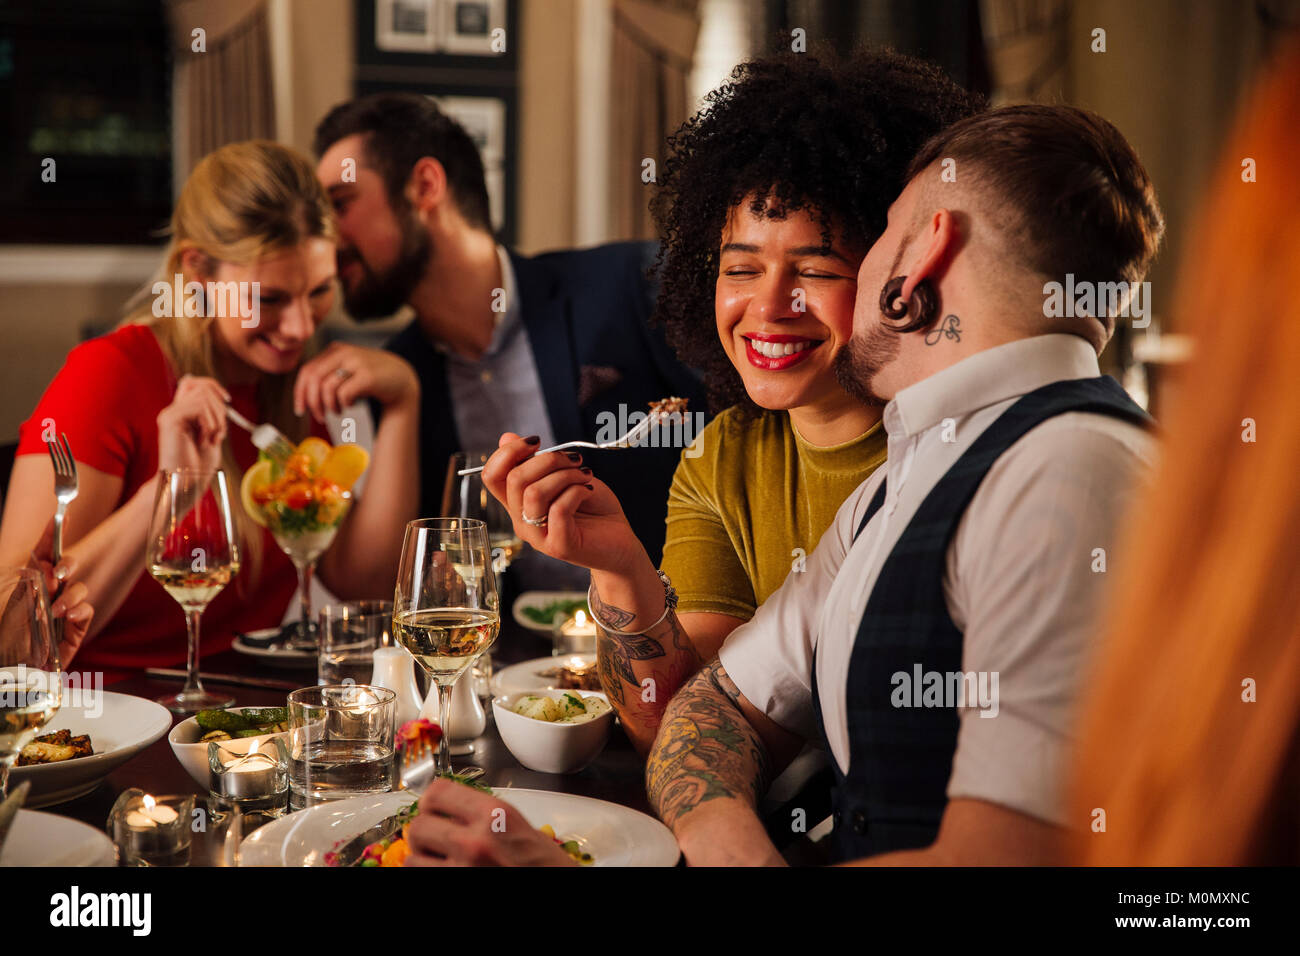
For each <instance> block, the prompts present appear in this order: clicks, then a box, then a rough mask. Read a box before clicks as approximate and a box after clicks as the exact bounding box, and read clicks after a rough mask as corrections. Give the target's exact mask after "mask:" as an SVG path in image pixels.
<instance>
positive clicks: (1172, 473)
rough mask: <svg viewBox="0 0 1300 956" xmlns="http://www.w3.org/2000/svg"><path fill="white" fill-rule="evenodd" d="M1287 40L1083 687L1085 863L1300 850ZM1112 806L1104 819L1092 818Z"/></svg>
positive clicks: (1294, 101)
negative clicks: (1252, 167)
mask: <svg viewBox="0 0 1300 956" xmlns="http://www.w3.org/2000/svg"><path fill="white" fill-rule="evenodd" d="M1289 53H1290V55H1289V56H1288V57H1286V58H1285V59H1283V60H1282V61H1280V62H1279V63H1278V64H1276V65H1275V66H1274V67H1273V68H1272V69H1271V70H1270V71H1269V73H1268V75H1267V76H1266V79H1265V82H1263V83H1262V85H1261V86H1260V87H1259V88H1258V90H1257V91H1256V94H1255V96H1254V97H1253V98H1252V100H1251V104H1250V107H1249V109H1248V110H1247V111H1246V113H1245V114H1244V116H1243V117H1242V120H1241V122H1240V124H1239V125H1238V126H1237V128H1236V129H1235V130H1234V131H1233V132H1232V134H1231V135H1230V136H1229V137H1228V138H1227V139H1226V140H1225V142H1227V143H1230V144H1231V146H1230V148H1229V153H1228V155H1226V156H1225V158H1224V160H1223V163H1222V165H1221V166H1220V167H1218V174H1217V176H1216V178H1215V180H1214V183H1213V189H1212V191H1211V195H1210V200H1209V203H1208V206H1207V208H1206V209H1205V210H1204V215H1203V216H1202V218H1201V220H1200V223H1199V225H1200V228H1199V231H1198V232H1197V233H1196V242H1195V247H1194V248H1193V249H1192V250H1191V256H1190V258H1189V260H1188V262H1187V264H1186V270H1185V272H1184V273H1183V276H1182V282H1181V284H1180V287H1179V294H1178V296H1177V297H1176V306H1177V309H1178V310H1179V313H1178V314H1179V315H1180V316H1182V317H1183V318H1184V319H1185V320H1186V321H1187V322H1188V323H1189V324H1190V326H1191V331H1192V333H1193V335H1194V340H1195V354H1194V356H1193V358H1192V361H1191V363H1190V365H1189V366H1188V367H1187V368H1186V369H1185V370H1184V373H1185V374H1184V376H1183V377H1182V378H1181V380H1180V383H1179V393H1178V397H1177V404H1176V405H1175V406H1174V408H1173V410H1172V412H1171V414H1170V415H1169V417H1168V433H1167V441H1166V446H1165V449H1164V458H1163V462H1162V464H1161V466H1160V468H1159V471H1158V474H1157V480H1156V481H1155V482H1154V483H1153V485H1152V489H1151V491H1150V493H1149V494H1147V495H1146V496H1145V498H1144V500H1143V501H1142V502H1141V507H1140V508H1139V509H1138V511H1137V516H1138V520H1137V521H1136V522H1135V527H1134V528H1133V529H1132V533H1131V537H1130V540H1129V543H1128V547H1127V548H1126V549H1125V559H1124V560H1125V562H1126V565H1125V566H1126V567H1127V569H1128V571H1127V574H1126V575H1125V576H1124V578H1123V579H1122V582H1121V584H1120V587H1119V590H1118V592H1117V594H1116V600H1115V602H1114V604H1113V605H1112V606H1111V608H1110V615H1109V618H1108V621H1107V623H1108V624H1109V627H1108V629H1107V640H1106V641H1105V642H1104V644H1103V646H1102V650H1101V655H1100V657H1099V666H1098V668H1097V673H1096V674H1095V675H1094V679H1093V680H1092V681H1090V682H1089V683H1088V684H1087V685H1086V686H1088V687H1089V688H1090V689H1091V691H1092V696H1091V697H1090V698H1089V699H1088V701H1087V703H1088V706H1087V707H1086V709H1085V713H1084V715H1083V716H1084V719H1083V723H1082V726H1081V728H1080V729H1081V737H1080V746H1079V751H1078V754H1077V760H1076V763H1075V766H1074V779H1073V781H1072V784H1073V786H1072V810H1071V814H1072V817H1071V818H1072V819H1073V820H1074V821H1076V823H1077V824H1078V825H1079V826H1080V827H1081V828H1082V829H1083V832H1082V833H1081V834H1079V837H1078V843H1077V844H1076V845H1075V846H1074V853H1075V856H1074V859H1075V860H1076V861H1078V862H1083V863H1089V864H1101V865H1127V866H1144V865H1159V866H1184V865H1197V866H1227V865H1235V864H1261V863H1274V864H1277V863H1283V862H1287V863H1295V862H1296V861H1297V857H1298V855H1300V845H1298V844H1297V842H1296V827H1297V818H1298V817H1300V811H1297V808H1296V806H1295V794H1296V783H1297V776H1300V749H1298V748H1300V685H1298V684H1297V681H1296V675H1297V674H1300V557H1298V555H1297V544H1296V542H1297V541H1300V495H1297V494H1296V490H1295V476H1296V474H1297V473H1300V415H1297V414H1296V409H1300V371H1298V370H1300V300H1298V299H1297V298H1296V283H1295V275H1296V272H1297V270H1300V231H1297V230H1296V228H1295V220H1296V217H1297V215H1300V193H1297V191H1296V189H1295V183H1294V180H1293V178H1292V175H1291V173H1290V172H1288V170H1289V169H1290V168H1291V165H1292V159H1293V157H1294V156H1295V155H1296V153H1297V151H1300V131H1297V129H1296V125H1295V117H1296V116H1297V115H1300V45H1296V46H1293V47H1292V48H1291V49H1290V51H1289ZM1243 157H1250V158H1251V159H1253V160H1254V161H1255V163H1256V164H1257V168H1258V182H1255V181H1253V177H1251V178H1247V176H1246V175H1245V173H1246V171H1247V170H1246V168H1245V167H1244V164H1243ZM1256 429H1257V434H1255V430H1256ZM1099 809H1100V810H1103V811H1105V814H1106V818H1105V821H1106V829H1105V832H1099V831H1098V832H1093V830H1092V828H1091V827H1090V826H1089V824H1090V823H1091V822H1092V821H1094V820H1095V819H1099V817H1098V816H1097V814H1096V811H1097V810H1099Z"/></svg>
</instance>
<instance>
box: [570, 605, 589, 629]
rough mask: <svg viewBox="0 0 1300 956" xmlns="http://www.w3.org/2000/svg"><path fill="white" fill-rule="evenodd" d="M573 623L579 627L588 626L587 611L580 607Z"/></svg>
mask: <svg viewBox="0 0 1300 956" xmlns="http://www.w3.org/2000/svg"><path fill="white" fill-rule="evenodd" d="M573 623H574V624H576V625H578V627H584V626H586V623H587V612H586V611H584V610H583V609H582V608H578V613H577V614H575V615H573Z"/></svg>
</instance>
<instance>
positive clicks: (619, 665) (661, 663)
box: [592, 591, 700, 750]
mask: <svg viewBox="0 0 1300 956" xmlns="http://www.w3.org/2000/svg"><path fill="white" fill-rule="evenodd" d="M592 599H593V600H592V613H593V616H594V614H595V603H596V594H595V591H593V592H592ZM607 606H608V605H606V607H607ZM596 627H597V635H596V669H597V673H598V674H599V675H600V683H601V686H602V687H603V688H604V690H605V693H606V694H607V695H608V696H609V702H610V703H611V704H613V705H614V709H615V710H617V711H618V715H619V718H620V719H621V720H622V721H623V725H624V727H625V729H626V730H627V731H628V733H629V734H630V735H632V737H633V739H634V740H635V739H639V740H641V741H642V742H643V743H642V749H643V750H644V749H645V747H648V746H649V744H650V741H651V740H652V739H653V738H654V734H655V731H656V730H658V729H659V722H660V721H661V720H662V718H663V712H664V707H665V706H666V705H667V703H668V701H669V700H670V699H671V698H672V696H673V694H674V692H676V690H677V688H678V687H680V686H681V685H682V683H683V682H684V681H685V680H686V679H687V678H688V677H690V676H691V675H692V674H694V673H695V672H696V671H697V670H699V669H700V657H699V654H697V653H696V651H695V645H694V644H692V643H691V639H690V636H689V635H688V634H687V633H686V632H685V631H684V630H682V625H681V622H680V621H679V620H678V619H677V615H676V613H669V615H668V616H667V617H666V618H664V620H663V621H661V622H660V623H659V624H656V625H655V626H654V627H652V628H651V629H650V630H649V631H647V632H646V633H645V634H611V633H610V632H609V631H607V630H606V629H605V628H604V627H602V626H601V625H600V624H599V623H598V624H597V625H596Z"/></svg>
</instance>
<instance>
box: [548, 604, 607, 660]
mask: <svg viewBox="0 0 1300 956" xmlns="http://www.w3.org/2000/svg"><path fill="white" fill-rule="evenodd" d="M553 637H554V640H555V647H554V650H553V651H552V653H554V654H591V653H594V652H595V650H596V622H595V621H593V620H592V619H591V618H590V617H588V615H587V612H586V611H584V610H582V609H581V608H579V609H578V610H577V611H576V612H574V615H573V617H571V618H569V619H568V620H567V621H564V622H563V623H562V624H560V626H559V627H557V628H556V629H555V631H554V633H553Z"/></svg>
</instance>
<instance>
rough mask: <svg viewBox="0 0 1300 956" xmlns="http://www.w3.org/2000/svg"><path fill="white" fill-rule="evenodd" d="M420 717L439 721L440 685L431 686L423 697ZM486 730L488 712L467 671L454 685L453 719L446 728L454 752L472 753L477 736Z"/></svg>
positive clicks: (452, 697)
mask: <svg viewBox="0 0 1300 956" xmlns="http://www.w3.org/2000/svg"><path fill="white" fill-rule="evenodd" d="M420 716H421V717H423V718H424V719H425V720H431V721H433V722H434V723H435V724H436V723H438V722H439V714H438V687H437V685H433V686H431V687H430V688H429V696H428V697H426V698H425V700H424V706H423V707H422V708H421V709H420ZM486 729H487V714H486V713H484V712H483V704H482V702H481V701H480V700H479V699H478V691H477V690H476V689H475V684H474V677H473V675H472V674H471V673H469V672H468V671H467V672H466V673H464V674H462V675H461V678H460V680H458V681H456V683H455V684H453V685H452V688H451V718H450V720H448V726H447V727H445V728H444V730H445V731H446V732H447V742H448V743H449V744H450V745H451V753H453V754H456V755H457V756H464V755H465V754H472V753H473V752H474V746H473V744H472V743H470V742H471V741H472V740H473V739H474V738H475V737H479V736H482V734H483V731H484V730H486Z"/></svg>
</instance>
